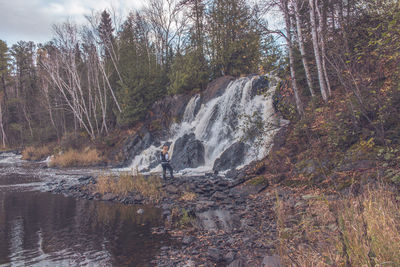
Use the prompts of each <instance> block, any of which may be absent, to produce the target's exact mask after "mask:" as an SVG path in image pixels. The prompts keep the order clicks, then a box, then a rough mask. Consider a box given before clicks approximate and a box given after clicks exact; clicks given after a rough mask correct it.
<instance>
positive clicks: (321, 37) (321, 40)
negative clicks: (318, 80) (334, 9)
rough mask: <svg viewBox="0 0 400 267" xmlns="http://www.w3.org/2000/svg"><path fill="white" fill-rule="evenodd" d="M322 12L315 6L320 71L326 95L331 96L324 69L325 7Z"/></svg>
mask: <svg viewBox="0 0 400 267" xmlns="http://www.w3.org/2000/svg"><path fill="white" fill-rule="evenodd" d="M322 8H323V10H322V12H321V10H320V8H319V7H318V6H316V10H317V14H318V21H319V23H318V37H319V38H318V40H319V43H320V45H321V60H322V69H323V72H324V77H325V83H326V88H327V90H328V95H329V96H331V95H332V91H331V85H330V82H329V76H328V71H327V68H326V49H325V30H326V10H325V7H322Z"/></svg>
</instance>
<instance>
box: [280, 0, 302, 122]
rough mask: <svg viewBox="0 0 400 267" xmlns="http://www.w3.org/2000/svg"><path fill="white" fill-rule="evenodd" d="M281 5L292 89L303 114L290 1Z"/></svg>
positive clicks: (282, 0) (283, 1)
mask: <svg viewBox="0 0 400 267" xmlns="http://www.w3.org/2000/svg"><path fill="white" fill-rule="evenodd" d="M280 4H281V5H280V7H281V10H282V12H283V15H284V17H285V27H286V44H287V47H288V52H289V67H290V78H291V83H292V89H293V93H294V98H295V101H296V107H297V110H298V112H299V114H300V115H301V116H303V114H304V109H303V102H302V101H301V99H300V94H299V89H298V88H297V80H296V73H295V69H294V55H293V38H292V31H291V30H292V23H291V19H290V14H289V3H288V0H280Z"/></svg>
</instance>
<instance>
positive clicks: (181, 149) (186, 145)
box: [171, 133, 204, 170]
mask: <svg viewBox="0 0 400 267" xmlns="http://www.w3.org/2000/svg"><path fill="white" fill-rule="evenodd" d="M171 165H172V166H173V168H174V170H182V169H185V168H196V167H199V166H202V165H204V145H203V143H202V142H201V141H199V140H197V139H196V137H195V135H194V133H191V134H185V135H183V136H182V137H180V138H178V140H176V142H175V145H174V150H173V153H172V157H171Z"/></svg>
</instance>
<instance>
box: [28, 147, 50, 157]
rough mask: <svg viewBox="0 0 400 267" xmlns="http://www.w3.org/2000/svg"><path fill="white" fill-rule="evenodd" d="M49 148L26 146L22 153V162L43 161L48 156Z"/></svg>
mask: <svg viewBox="0 0 400 267" xmlns="http://www.w3.org/2000/svg"><path fill="white" fill-rule="evenodd" d="M50 154H51V152H50V148H49V147H48V146H42V147H34V146H28V147H26V148H25V149H24V150H23V151H22V159H24V160H43V159H45V158H46V157H47V156H50Z"/></svg>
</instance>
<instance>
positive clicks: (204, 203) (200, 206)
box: [196, 200, 215, 212]
mask: <svg viewBox="0 0 400 267" xmlns="http://www.w3.org/2000/svg"><path fill="white" fill-rule="evenodd" d="M214 205H215V202H214V201H209V200H200V201H197V203H196V210H197V211H198V212H202V211H205V210H208V209H209V208H211V207H213V206H214Z"/></svg>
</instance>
